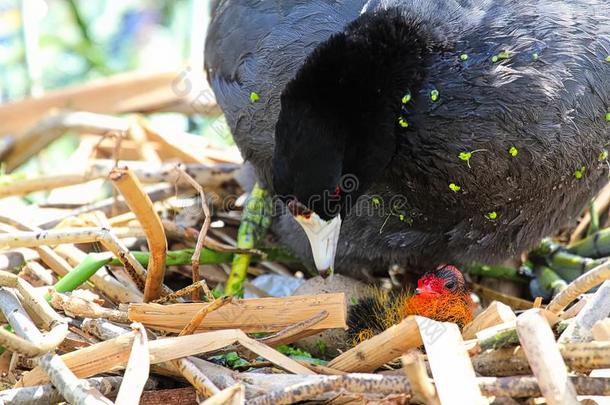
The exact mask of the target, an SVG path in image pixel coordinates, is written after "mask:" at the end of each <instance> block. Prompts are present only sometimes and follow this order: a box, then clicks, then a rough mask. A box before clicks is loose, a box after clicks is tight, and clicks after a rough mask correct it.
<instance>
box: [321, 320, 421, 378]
mask: <svg viewBox="0 0 610 405" xmlns="http://www.w3.org/2000/svg"><path fill="white" fill-rule="evenodd" d="M419 332H420V331H419V327H418V325H417V321H416V320H415V318H414V317H412V316H410V317H407V318H405V319H404V320H403V321H402V322H400V323H399V324H397V325H394V326H392V327H390V328H388V329H386V330H385V331H383V332H381V333H380V334H378V335H376V336H373V337H372V338H370V339H368V340H365V341H364V342H361V343H360V344H358V345H357V346H356V347H354V348H352V349H350V350H348V351H346V352H345V353H343V354H341V355H339V356H337V357H335V358H334V359H333V360H331V361H330V362H329V363H328V367H330V368H334V369H337V370H341V371H347V372H370V371H374V370H376V369H377V368H379V367H381V366H382V365H384V364H385V363H387V362H390V361H392V360H394V359H396V358H398V357H400V355H402V354H403V353H404V352H406V351H408V350H409V349H413V348H416V347H419V346H421V345H422V344H423V341H422V337H421V335H420V333H419ZM380 348H383V350H380Z"/></svg>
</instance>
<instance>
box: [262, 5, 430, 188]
mask: <svg viewBox="0 0 610 405" xmlns="http://www.w3.org/2000/svg"><path fill="white" fill-rule="evenodd" d="M427 49H428V43H427V37H426V34H425V33H422V32H421V27H420V26H419V24H418V23H417V22H416V21H414V20H409V19H408V18H406V17H404V16H403V15H402V14H401V13H400V12H399V11H398V10H384V11H378V12H375V13H365V14H363V15H361V16H360V17H358V18H357V19H356V20H354V21H353V22H352V23H350V24H349V25H348V26H347V27H346V28H345V30H344V31H343V32H340V33H337V34H335V35H333V36H331V37H330V38H329V39H328V40H327V41H326V42H324V43H322V44H320V45H319V46H318V47H317V48H316V49H315V50H314V52H313V53H312V54H311V55H310V56H309V57H308V59H307V60H306V62H305V64H304V65H303V66H302V67H301V69H300V70H299V71H298V73H297V74H296V76H295V78H294V79H293V80H292V81H291V82H290V83H288V85H287V86H286V88H285V90H284V92H283V94H282V99H281V111H280V115H279V119H278V123H277V127H276V150H275V156H274V159H277V160H278V161H281V160H282V159H283V160H284V162H283V164H281V162H280V165H281V166H284V167H292V169H291V170H275V172H274V176H275V177H276V181H277V180H278V178H279V177H281V176H290V175H294V173H297V172H298V173H308V180H309V181H310V185H309V186H308V187H309V188H310V189H311V190H319V191H320V190H322V189H333V188H334V187H336V185H337V181H338V180H339V179H340V178H341V177H342V176H343V175H345V174H353V175H355V176H356V177H357V178H358V181H359V182H360V192H363V191H364V189H365V188H366V186H367V185H368V184H370V183H371V182H372V181H374V180H375V179H376V178H377V177H379V176H380V175H381V173H382V172H383V170H384V169H385V168H386V167H387V165H388V164H389V163H390V161H391V159H392V157H393V155H394V153H395V151H396V133H397V131H403V130H404V129H405V128H404V126H401V124H400V123H399V118H400V114H401V109H402V108H403V105H402V102H401V100H402V98H403V96H405V95H406V94H408V93H409V92H410V93H412V94H415V93H416V92H417V91H418V89H419V87H420V85H421V82H422V81H423V80H424V77H425V58H426V53H427ZM299 155H301V156H299ZM286 156H291V157H292V159H291V161H287V160H286ZM303 156H306V157H307V158H303ZM274 165H275V163H274ZM299 165H301V166H302V167H298V166H299ZM314 165H315V166H317V167H316V168H313V167H312V166H314ZM275 166H277V165H275ZM276 168H277V167H276ZM279 172H282V173H283V174H281V173H279ZM290 172H292V173H290ZM312 176H318V177H319V178H318V179H316V178H312ZM279 180H280V182H281V181H282V179H281V178H280V179H279ZM311 190H307V191H304V194H307V193H309V192H310V191H311Z"/></svg>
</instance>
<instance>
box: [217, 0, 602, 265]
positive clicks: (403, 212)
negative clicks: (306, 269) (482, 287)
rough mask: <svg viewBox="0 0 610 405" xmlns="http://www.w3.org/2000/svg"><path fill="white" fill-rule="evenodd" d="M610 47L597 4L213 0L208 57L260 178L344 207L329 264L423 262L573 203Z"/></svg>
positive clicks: (598, 149)
mask: <svg viewBox="0 0 610 405" xmlns="http://www.w3.org/2000/svg"><path fill="white" fill-rule="evenodd" d="M608 55H610V3H608V2H607V0H573V1H554V0H532V1H525V0H495V1H487V0H471V1H468V0H438V1H427V0H386V1H381V0H379V1H374V0H370V1H362V0H353V1H351V0H344V1H330V0H292V1H271V0H257V1H255V0H223V1H220V3H219V4H218V6H217V8H216V10H215V13H214V16H213V19H212V22H211V25H210V28H209V31H208V37H207V40H206V51H205V61H206V69H207V72H208V79H209V81H210V83H211V86H212V88H213V89H214V92H215V94H216V97H217V100H218V102H219V104H220V106H221V107H222V109H223V111H224V112H225V116H226V119H227V122H228V124H229V126H230V128H231V130H232V133H233V135H234V138H235V141H236V143H237V145H238V146H239V148H240V150H241V152H242V154H243V156H244V158H245V159H247V160H248V161H249V162H250V163H251V164H252V165H253V166H254V168H255V169H256V173H257V175H258V177H259V179H260V180H261V182H262V183H263V185H264V186H266V187H268V188H269V189H271V190H272V191H274V192H275V193H276V194H280V195H286V194H289V195H292V196H295V197H296V198H297V199H298V200H299V201H300V202H302V203H304V204H307V203H308V202H309V203H310V204H309V205H310V208H312V209H313V210H314V211H315V212H317V213H319V214H320V216H322V217H323V218H325V219H326V218H329V217H332V216H333V215H335V214H336V213H337V212H338V210H341V212H342V217H343V224H342V228H341V236H340V240H339V245H338V251H337V257H336V265H337V268H338V269H339V270H341V269H342V268H343V269H347V268H352V266H354V265H361V266H371V267H381V266H385V265H387V264H389V263H401V264H405V265H410V266H413V267H415V268H418V269H421V270H427V269H429V268H430V267H431V266H434V265H436V264H439V263H447V262H451V263H464V262H466V261H470V260H483V261H489V262H493V261H499V260H503V259H505V258H507V257H509V256H511V255H514V254H517V253H519V252H521V251H523V250H525V249H528V248H530V247H531V246H532V245H533V244H535V243H537V242H538V241H539V239H540V238H541V237H543V236H545V235H548V234H550V233H552V232H554V231H556V230H557V229H558V228H559V227H561V226H563V225H565V224H566V223H568V222H569V221H572V220H574V219H575V218H576V217H577V215H578V214H579V213H580V211H581V209H582V208H583V206H584V205H585V203H586V202H587V201H588V199H589V198H591V197H592V196H593V195H594V194H595V192H596V191H597V190H598V189H599V188H600V186H601V185H602V184H603V183H604V182H606V181H607V178H608V162H607V152H605V150H606V149H607V148H608V144H609V143H610V122H608V121H606V118H605V115H606V112H608V111H609V109H610V62H607V61H606V58H607V57H608ZM407 94H409V95H410V100H408V101H406V100H407V99H405V100H403V97H404V96H406V95H407ZM251 96H252V97H251ZM257 98H258V100H257ZM407 98H409V97H407ZM253 100H255V101H253ZM403 101H406V102H404V103H403ZM354 179H356V180H357V184H358V187H357V188H354V187H352V185H351V183H350V182H351V181H352V180H354ZM337 186H339V187H337ZM312 196H322V197H323V198H322V199H321V200H315V201H314V200H312V198H311V197H312ZM275 230H276V232H277V233H278V234H279V235H280V237H281V238H282V240H283V241H284V242H285V243H286V244H288V245H289V246H290V247H292V248H293V249H294V250H295V251H296V252H297V253H298V254H300V255H302V256H304V257H307V256H310V249H309V244H308V241H307V239H306V237H305V234H304V233H303V231H302V230H301V229H300V228H299V226H298V224H297V223H296V222H295V221H294V220H293V219H292V218H291V217H290V214H283V215H279V216H278V218H276V221H275Z"/></svg>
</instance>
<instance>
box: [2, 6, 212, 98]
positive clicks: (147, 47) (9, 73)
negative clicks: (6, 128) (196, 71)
mask: <svg viewBox="0 0 610 405" xmlns="http://www.w3.org/2000/svg"><path fill="white" fill-rule="evenodd" d="M208 4H209V1H201V0H157V1H152V0H121V1H118V0H112V1H105V0H21V1H19V0H0V101H7V100H14V99H18V98H21V97H24V96H25V95H28V94H39V93H40V92H41V91H44V90H50V89H55V88H58V87H64V86H67V85H71V84H75V83H79V82H83V81H86V80H89V79H93V78H98V77H100V76H106V75H110V74H114V73H119V72H124V71H129V70H135V69H154V70H161V69H165V68H167V69H170V68H178V67H180V66H181V65H183V64H184V63H185V62H187V61H189V59H191V58H196V57H197V56H198V57H201V55H193V53H195V51H191V46H192V44H193V43H196V44H201V46H203V44H202V38H203V36H204V33H205V28H206V23H207V14H208V7H209V6H208ZM197 14H199V15H200V18H197V17H199V16H197ZM193 21H194V22H195V23H196V25H197V26H194V25H195V24H193ZM199 52H201V53H203V49H200V50H199Z"/></svg>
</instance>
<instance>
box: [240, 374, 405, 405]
mask: <svg viewBox="0 0 610 405" xmlns="http://www.w3.org/2000/svg"><path fill="white" fill-rule="evenodd" d="M307 380H309V381H307V382H303V383H300V384H295V385H291V386H287V387H285V388H284V389H283V390H279V391H272V392H269V393H268V394H266V395H263V396H259V397H257V398H254V399H251V400H250V401H249V404H250V405H284V404H294V403H297V402H301V401H306V400H310V399H315V398H316V397H318V396H320V395H322V394H324V393H327V392H342V393H350V394H367V393H375V394H378V395H390V394H395V393H404V394H410V393H411V386H410V384H409V383H408V382H407V379H406V378H404V377H383V376H381V375H374V374H360V375H358V374H348V375H340V376H320V377H318V378H315V379H313V381H311V380H312V379H307Z"/></svg>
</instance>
